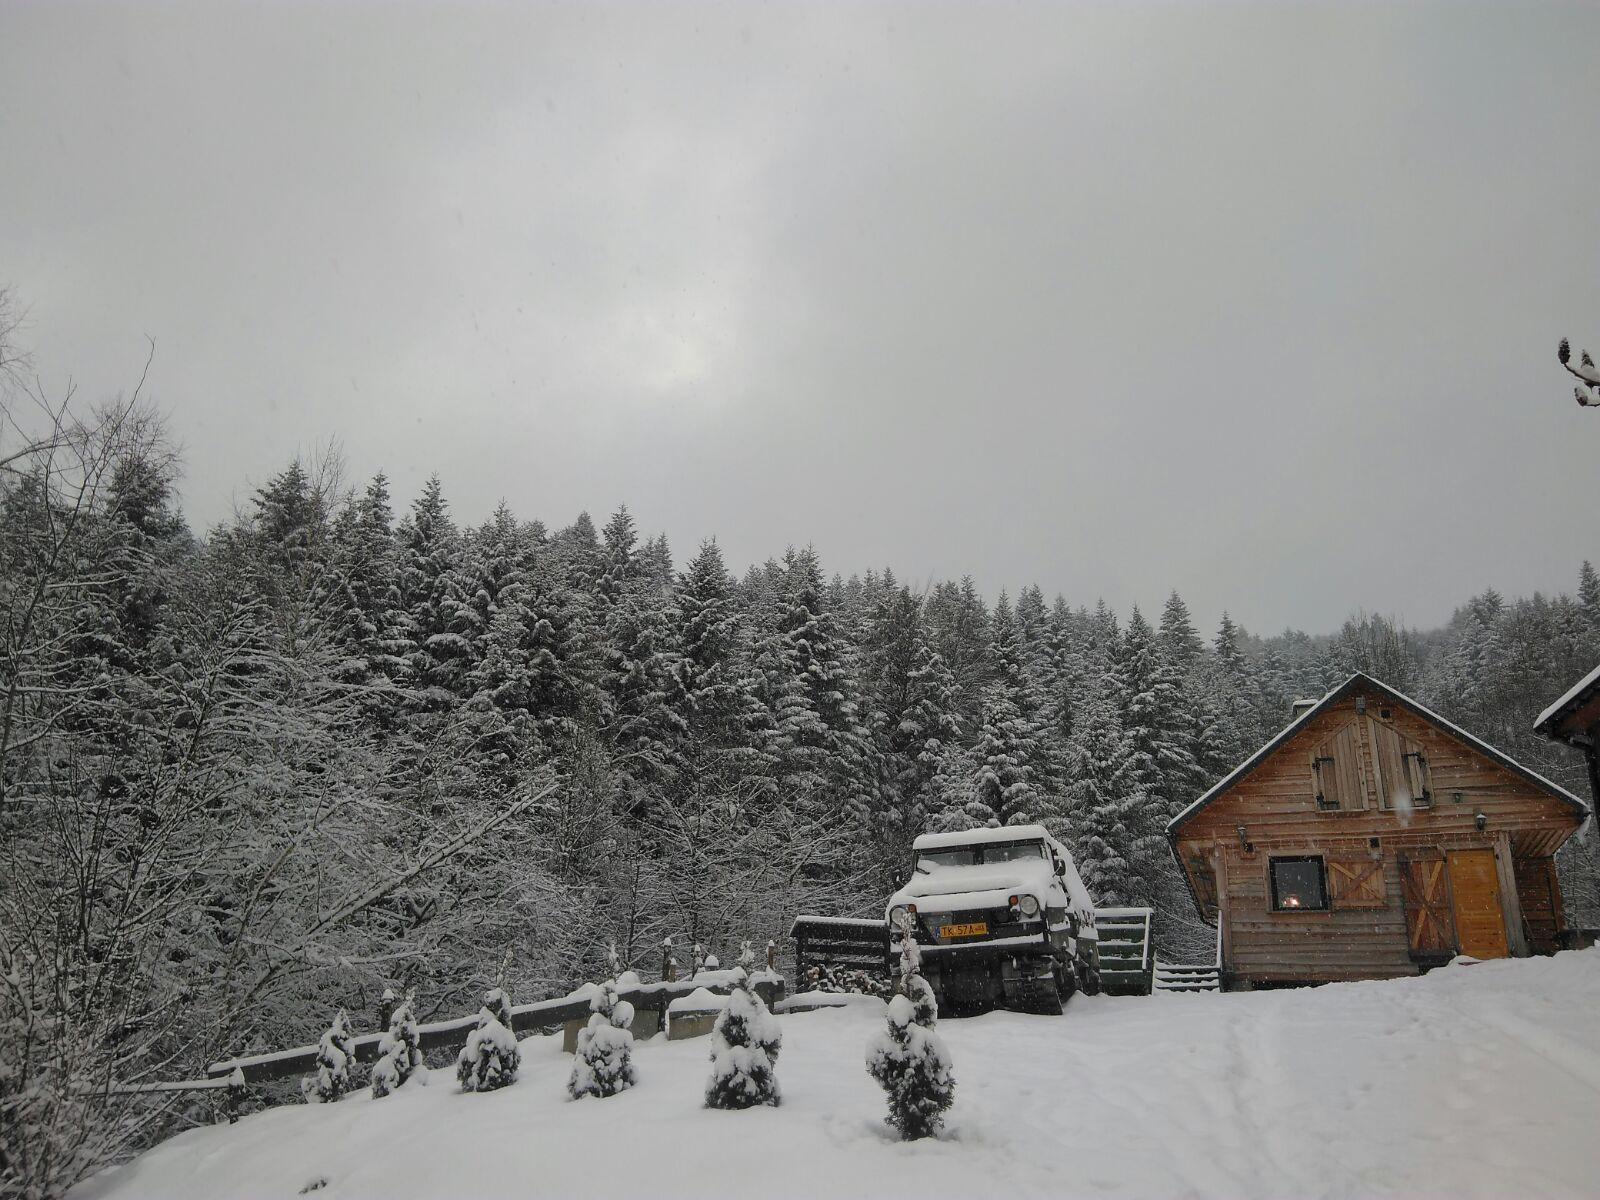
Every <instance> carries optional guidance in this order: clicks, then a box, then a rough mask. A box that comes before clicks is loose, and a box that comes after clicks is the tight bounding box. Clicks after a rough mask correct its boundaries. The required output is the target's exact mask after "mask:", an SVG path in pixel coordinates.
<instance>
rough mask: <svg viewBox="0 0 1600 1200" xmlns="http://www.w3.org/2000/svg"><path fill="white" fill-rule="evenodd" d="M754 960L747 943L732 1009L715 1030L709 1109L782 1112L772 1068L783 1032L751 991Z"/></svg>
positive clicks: (708, 1083) (730, 1002) (731, 999)
mask: <svg viewBox="0 0 1600 1200" xmlns="http://www.w3.org/2000/svg"><path fill="white" fill-rule="evenodd" d="M754 962H755V955H754V954H752V953H751V951H750V943H749V942H745V943H744V945H743V947H742V948H741V949H740V952H739V969H738V977H737V978H736V979H735V981H734V986H733V994H732V995H731V996H729V997H728V1006H727V1007H726V1008H724V1009H723V1010H722V1012H721V1014H720V1015H718V1017H717V1023H716V1024H715V1025H714V1026H713V1027H712V1029H711V1078H710V1079H709V1080H707V1081H706V1107H707V1108H754V1107H755V1106H756V1105H757V1104H770V1105H772V1106H774V1107H776V1106H777V1104H778V1100H779V1092H778V1077H777V1075H776V1074H775V1073H774V1070H773V1068H774V1067H775V1066H776V1065H777V1062H778V1051H779V1049H780V1048H781V1047H782V1045H783V1031H782V1030H781V1029H779V1028H778V1021H777V1018H776V1017H774V1016H773V1015H772V1013H771V1012H769V1011H768V1010H767V1005H766V1001H764V1000H762V999H761V997H760V996H759V995H757V994H756V991H755V989H754V988H752V987H751V986H750V968H751V966H752V965H753V964H754Z"/></svg>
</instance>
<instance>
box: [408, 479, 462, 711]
mask: <svg viewBox="0 0 1600 1200" xmlns="http://www.w3.org/2000/svg"><path fill="white" fill-rule="evenodd" d="M399 539H400V543H401V547H400V562H399V572H398V580H399V590H400V605H401V608H402V611H403V612H404V613H405V619H406V636H407V639H408V641H409V642H410V649H409V651H408V653H407V655H406V658H407V665H408V675H409V678H410V680H411V683H412V686H413V688H414V689H415V690H416V692H417V695H418V700H419V702H420V703H421V705H422V707H424V708H425V709H430V710H434V711H438V710H442V709H445V708H448V707H450V706H451V705H452V704H453V703H454V702H455V699H456V697H457V695H458V694H460V693H463V692H464V691H465V684H466V679H467V673H468V671H470V670H471V667H472V658H473V654H472V642H471V640H470V638H469V636H468V635H469V634H470V632H471V631H472V628H473V624H474V623H473V621H472V620H471V617H470V615H469V614H470V606H469V605H468V604H467V603H466V597H465V596H464V595H463V591H464V588H463V577H462V575H461V572H460V570H459V567H460V560H459V556H460V539H459V537H458V536H457V534H456V528H455V525H454V523H452V522H451V520H450V515H449V511H448V506H447V505H446V503H445V499H444V491H443V487H442V485H441V484H440V482H439V477H438V476H437V475H434V476H431V477H430V478H429V479H428V482H427V484H426V485H425V486H424V488H423V491H422V495H421V496H419V497H418V498H417V500H416V503H415V504H413V505H412V508H411V514H410V515H409V516H408V517H407V518H406V520H405V521H404V522H403V523H402V524H401V526H400V529H399Z"/></svg>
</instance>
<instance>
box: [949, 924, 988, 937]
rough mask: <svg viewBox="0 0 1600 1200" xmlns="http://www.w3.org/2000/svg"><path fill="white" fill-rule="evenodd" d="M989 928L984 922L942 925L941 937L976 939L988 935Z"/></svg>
mask: <svg viewBox="0 0 1600 1200" xmlns="http://www.w3.org/2000/svg"><path fill="white" fill-rule="evenodd" d="M988 932H989V926H988V923H987V922H984V921H973V922H972V923H971V924H968V925H941V926H939V936H940V937H974V936H976V935H977V934H980V933H988Z"/></svg>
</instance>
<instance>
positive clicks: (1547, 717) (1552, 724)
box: [1533, 666, 1600, 745]
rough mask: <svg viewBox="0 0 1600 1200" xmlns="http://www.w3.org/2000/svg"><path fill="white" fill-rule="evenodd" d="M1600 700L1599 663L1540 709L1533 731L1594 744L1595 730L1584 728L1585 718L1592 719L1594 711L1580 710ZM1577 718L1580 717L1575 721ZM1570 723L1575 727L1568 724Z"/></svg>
mask: <svg viewBox="0 0 1600 1200" xmlns="http://www.w3.org/2000/svg"><path fill="white" fill-rule="evenodd" d="M1597 700H1600V666H1597V667H1595V669H1594V670H1592V671H1590V672H1589V673H1588V674H1587V675H1585V676H1584V677H1583V678H1582V679H1580V680H1578V682H1577V683H1575V684H1574V685H1573V686H1572V687H1571V688H1570V689H1569V690H1568V691H1567V692H1566V694H1565V695H1563V696H1562V697H1561V698H1560V699H1559V700H1557V701H1556V702H1555V703H1554V704H1552V705H1551V706H1550V707H1549V708H1547V709H1545V710H1544V711H1543V712H1542V713H1540V714H1539V719H1538V720H1536V721H1535V722H1534V723H1533V731H1534V732H1535V733H1537V734H1539V735H1540V736H1541V737H1547V738H1549V739H1551V740H1552V741H1557V742H1570V743H1572V744H1574V745H1577V744H1579V743H1583V744H1592V734H1590V733H1587V732H1585V731H1584V730H1583V729H1582V728H1581V726H1582V725H1583V723H1584V722H1585V721H1586V720H1589V719H1592V714H1591V715H1590V716H1585V717H1579V714H1580V712H1581V711H1582V710H1583V709H1584V708H1585V707H1587V706H1588V705H1589V704H1590V703H1591V702H1592V701H1597ZM1574 718H1578V720H1576V721H1574ZM1569 723H1571V726H1572V727H1569Z"/></svg>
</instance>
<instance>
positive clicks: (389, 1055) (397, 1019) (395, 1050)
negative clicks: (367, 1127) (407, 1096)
mask: <svg viewBox="0 0 1600 1200" xmlns="http://www.w3.org/2000/svg"><path fill="white" fill-rule="evenodd" d="M411 1003H412V1001H411V997H410V996H407V997H406V1001H405V1003H404V1004H402V1005H401V1006H400V1007H399V1008H397V1009H395V1010H394V1015H393V1016H392V1017H390V1018H389V1030H388V1032H387V1033H385V1034H384V1035H383V1040H382V1041H380V1042H379V1043H378V1061H377V1063H376V1064H375V1065H374V1066H373V1068H372V1094H373V1096H374V1097H375V1098H379V1099H381V1098H382V1097H384V1096H387V1095H388V1094H389V1093H390V1092H392V1091H394V1089H395V1088H397V1087H400V1086H401V1085H402V1084H404V1083H405V1082H406V1080H408V1079H410V1078H411V1077H412V1076H413V1075H417V1076H418V1079H419V1081H421V1082H426V1080H427V1068H426V1067H424V1066H423V1065H422V1048H421V1046H419V1045H418V1043H417V1019H416V1017H415V1016H414V1015H413V1014H412V1012H411Z"/></svg>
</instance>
